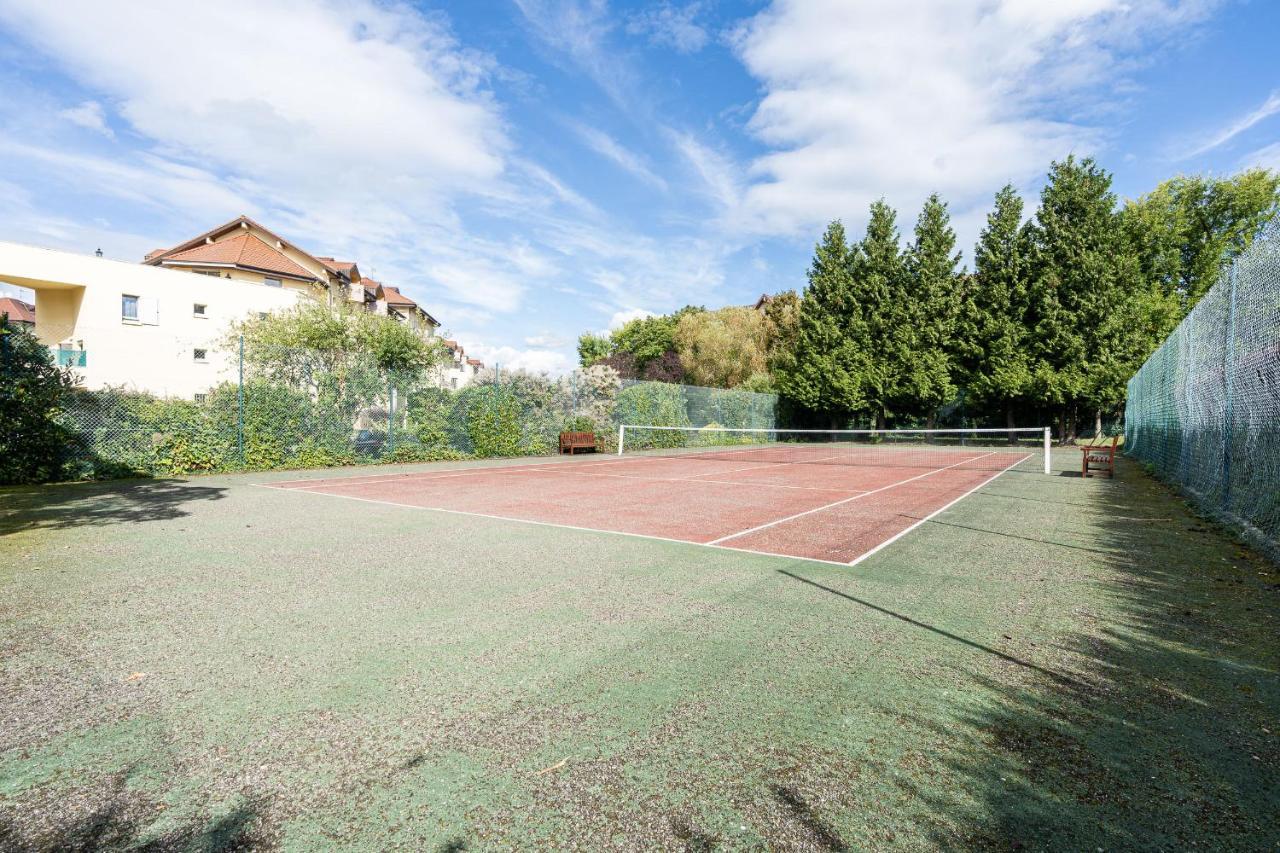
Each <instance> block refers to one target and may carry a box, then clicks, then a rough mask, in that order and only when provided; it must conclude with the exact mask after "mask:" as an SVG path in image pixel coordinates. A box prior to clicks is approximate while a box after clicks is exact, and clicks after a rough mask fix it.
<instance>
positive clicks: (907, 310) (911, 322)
mask: <svg viewBox="0 0 1280 853" xmlns="http://www.w3.org/2000/svg"><path fill="white" fill-rule="evenodd" d="M959 264H960V253H959V252H957V251H956V232H955V231H954V230H953V229H952V227H951V214H950V213H948V212H947V205H946V204H945V203H944V202H943V201H942V200H941V199H940V198H939V197H938V195H937V193H934V194H933V195H931V196H929V198H928V199H927V200H926V201H925V203H924V207H923V208H922V209H921V211H920V216H919V218H918V219H917V220H916V229H915V240H914V242H913V243H912V244H911V247H910V249H908V250H907V254H906V258H905V261H904V271H905V275H904V276H903V277H902V279H901V284H902V286H901V287H900V289H899V293H898V295H897V297H896V299H897V300H898V301H899V302H900V303H901V304H900V309H901V312H902V314H903V315H904V316H905V317H906V319H907V322H906V323H904V324H901V325H900V327H899V328H898V329H897V330H895V331H896V333H897V336H898V339H899V341H900V347H901V348H902V355H903V360H902V375H901V379H900V381H899V383H898V393H899V395H900V398H899V400H898V401H897V408H898V409H900V410H902V411H904V412H909V413H912V414H916V415H924V416H925V417H926V418H927V419H928V424H929V426H933V424H934V422H935V419H936V415H937V412H938V409H940V408H941V407H942V406H944V405H945V404H947V403H949V402H950V401H951V400H953V399H954V398H955V394H956V387H955V385H954V384H953V383H952V374H953V371H954V360H955V355H956V352H955V340H954V336H955V331H956V319H957V317H956V315H957V313H958V310H959V307H960V304H959V290H958V286H957V285H958V275H957V272H956V267H957V266H959Z"/></svg>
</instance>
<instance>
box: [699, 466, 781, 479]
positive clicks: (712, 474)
mask: <svg viewBox="0 0 1280 853" xmlns="http://www.w3.org/2000/svg"><path fill="white" fill-rule="evenodd" d="M773 464H776V463H773V462H752V463H751V464H750V465H743V466H742V467H741V468H730V469H729V470H728V471H708V472H707V473H705V474H690V475H689V476H688V477H681V478H680V479H682V480H696V479H697V478H698V477H719V476H720V475H721V474H732V473H733V472H734V471H767V470H769V469H768V468H762V467H760V466H762V465H773ZM707 482H711V481H710V480H708V481H707Z"/></svg>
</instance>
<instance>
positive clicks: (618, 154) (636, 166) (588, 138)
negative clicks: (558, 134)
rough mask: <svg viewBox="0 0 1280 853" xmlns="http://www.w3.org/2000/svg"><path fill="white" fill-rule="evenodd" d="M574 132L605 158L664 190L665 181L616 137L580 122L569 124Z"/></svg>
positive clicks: (665, 186)
mask: <svg viewBox="0 0 1280 853" xmlns="http://www.w3.org/2000/svg"><path fill="white" fill-rule="evenodd" d="M571 127H573V130H574V132H575V133H577V134H578V136H580V137H581V138H582V141H583V142H585V143H586V145H587V147H588V148H590V149H591V150H592V151H595V152H596V153H597V154H599V155H600V156H602V157H604V158H605V159H606V160H610V161H612V162H613V163H614V164H616V165H618V166H620V167H622V168H623V169H625V170H626V171H628V172H630V173H631V174H633V175H635V176H636V177H637V178H640V179H641V180H642V181H645V182H646V183H649V184H652V185H653V186H655V187H658V188H659V189H662V190H665V189H666V188H667V182H666V181H664V180H663V179H662V178H660V177H658V176H657V175H656V174H654V173H653V171H651V170H650V169H649V167H648V166H646V165H645V164H644V162H643V161H642V160H641V159H640V157H639V155H637V154H635V153H634V152H632V151H630V150H628V149H627V148H624V147H623V146H622V145H621V144H620V143H619V142H618V141H617V140H616V139H614V138H613V137H612V136H610V135H609V134H607V133H605V132H604V131H602V130H599V129H597V128H594V127H590V126H588V125H585V124H581V123H577V122H575V123H573V124H572V125H571Z"/></svg>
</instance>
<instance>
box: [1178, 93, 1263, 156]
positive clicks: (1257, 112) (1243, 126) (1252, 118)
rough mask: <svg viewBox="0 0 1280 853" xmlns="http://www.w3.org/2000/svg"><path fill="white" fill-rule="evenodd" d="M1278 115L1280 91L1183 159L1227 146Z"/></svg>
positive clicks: (1209, 136) (1219, 131)
mask: <svg viewBox="0 0 1280 853" xmlns="http://www.w3.org/2000/svg"><path fill="white" fill-rule="evenodd" d="M1276 113H1280V89H1277V90H1276V91H1274V92H1272V93H1271V94H1270V95H1268V96H1267V99H1266V100H1265V101H1263V102H1262V104H1261V105H1260V106H1258V107H1257V108H1255V109H1253V110H1250V111H1249V112H1248V113H1246V114H1245V115H1243V116H1240V117H1239V118H1237V119H1235V120H1233V121H1232V122H1230V123H1229V124H1228V125H1227V126H1226V127H1223V128H1220V129H1219V130H1217V131H1214V132H1213V133H1211V134H1209V135H1208V137H1207V138H1206V139H1205V140H1204V141H1203V142H1200V143H1199V144H1197V145H1195V146H1194V147H1193V148H1191V149H1190V150H1188V151H1186V152H1184V153H1183V154H1182V156H1181V159H1184V160H1185V159H1187V158H1190V157H1195V156H1198V155H1200V154H1204V153H1205V152H1207V151H1212V150H1213V149H1215V148H1218V147H1219V146H1222V145H1226V144H1227V143H1228V142H1230V141H1231V140H1233V139H1235V138H1236V137H1237V136H1239V135H1240V134H1242V133H1244V132H1245V131H1246V130H1248V129H1249V128H1251V127H1253V126H1254V125H1256V124H1258V123H1259V122H1262V121H1264V120H1266V119H1268V118H1270V117H1271V116H1273V115H1275V114H1276Z"/></svg>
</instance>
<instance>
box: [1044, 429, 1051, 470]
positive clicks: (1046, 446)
mask: <svg viewBox="0 0 1280 853" xmlns="http://www.w3.org/2000/svg"><path fill="white" fill-rule="evenodd" d="M1052 447H1053V438H1052V434H1051V432H1050V428H1049V427H1045V428H1044V472H1045V473H1046V474H1048V473H1049V453H1050V450H1051V449H1052Z"/></svg>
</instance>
